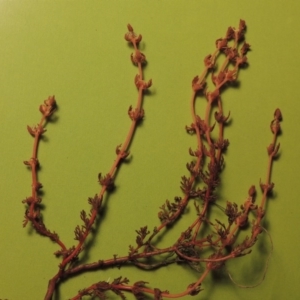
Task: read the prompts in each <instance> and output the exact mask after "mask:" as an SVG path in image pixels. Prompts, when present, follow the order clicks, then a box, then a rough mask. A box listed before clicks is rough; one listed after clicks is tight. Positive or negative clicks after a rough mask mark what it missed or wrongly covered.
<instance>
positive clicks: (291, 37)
mask: <svg viewBox="0 0 300 300" xmlns="http://www.w3.org/2000/svg"><path fill="white" fill-rule="evenodd" d="M299 10H300V2H299V1H296V0H294V1H292V0H289V1H288V0H272V1H261V0H252V1H241V0H231V1H224V0H207V1H204V0H197V1H196V0H182V1H180V0H169V1H167V0H164V1H158V0H151V1H150V0H149V1H146V0H129V1H125V0H124V1H121V0H119V1H112V0H110V1H108V0H105V1H101V0H99V1H83V0H82V1H75V0H74V1H63V0H61V1H55V0H54V1H42V0H40V1H36V0H22V1H5V0H1V1H0V120H1V121H0V124H1V126H0V138H1V148H0V153H1V156H0V180H1V182H0V186H1V198H0V253H1V255H0V268H1V269H0V270H1V271H0V299H9V300H19V299H33V300H35V299H43V297H44V294H45V290H46V286H47V282H48V280H49V279H50V278H51V277H52V276H53V275H54V274H55V273H56V271H57V265H58V263H59V261H58V260H57V259H56V258H55V257H54V255H53V254H52V253H53V252H55V251H56V250H57V246H56V245H54V244H53V243H51V242H50V241H49V240H48V239H46V238H42V237H40V236H38V235H37V234H35V233H34V232H32V231H31V230H30V228H29V227H28V228H25V229H24V228H22V220H23V215H24V207H23V205H22V203H21V200H23V199H24V198H25V197H26V196H29V195H30V184H31V183H30V173H29V171H28V170H26V168H25V166H24V165H22V161H23V160H27V159H29V158H30V154H31V149H32V141H33V140H32V138H31V137H30V136H29V135H28V133H27V131H26V125H35V124H36V123H37V122H38V121H39V118H40V113H39V111H38V107H39V105H40V104H41V103H42V101H43V100H44V99H46V98H47V97H48V96H49V95H53V94H54V95H55V96H56V99H57V101H58V105H59V110H58V111H57V120H56V121H55V122H54V123H50V124H48V126H47V129H48V130H47V133H46V139H45V140H44V141H43V142H42V143H41V147H40V152H39V158H40V162H41V165H42V169H41V172H40V181H41V182H42V183H43V185H44V196H43V203H44V204H45V210H44V211H43V214H44V217H45V223H46V225H47V226H48V227H49V228H50V229H52V230H55V231H56V232H58V233H59V235H60V237H61V239H62V240H63V241H65V242H66V243H67V244H68V245H72V244H73V243H74V240H73V237H74V235H73V230H74V228H75V226H76V225H78V224H80V219H79V212H80V211H81V210H82V209H86V210H88V209H89V208H88V205H87V201H86V199H87V197H90V196H93V195H94V194H95V193H97V192H98V190H99V186H98V183H97V174H98V173H99V172H102V173H106V172H108V170H109V168H110V166H111V164H112V162H113V160H114V157H115V154H114V149H115V147H116V146H117V145H118V144H120V143H122V142H123V140H124V138H125V135H126V132H127V130H128V128H129V125H130V122H129V119H128V117H127V109H128V107H129V105H133V104H134V103H135V101H136V89H135V87H134V85H133V78H134V76H135V74H136V69H135V67H134V66H132V64H131V62H130V59H129V56H130V53H131V52H132V50H131V49H130V48H129V47H128V46H127V44H126V42H125V41H124V39H123V36H124V34H125V32H126V31H127V28H126V25H127V23H131V24H132V26H133V27H134V28H135V30H136V32H138V33H142V35H143V43H142V50H143V52H144V53H145V55H146V57H147V60H148V65H147V68H146V70H145V76H146V79H150V78H152V79H153V87H152V88H151V93H150V95H148V96H147V97H146V98H145V104H144V108H145V112H146V117H145V120H144V122H143V125H142V126H140V127H139V128H138V131H137V134H136V135H135V139H134V142H133V144H132V147H131V149H130V150H131V153H132V159H131V161H130V163H129V164H124V165H123V166H122V168H121V170H120V172H119V173H118V177H117V181H116V185H117V189H116V192H115V193H114V194H113V195H112V196H111V197H109V202H108V205H107V207H106V210H105V215H104V217H103V220H102V222H101V224H100V228H99V229H98V230H97V235H95V247H93V248H91V251H90V252H89V254H88V255H87V256H86V257H85V259H86V261H88V262H92V261H95V260H98V259H100V258H110V257H112V255H113V254H119V255H124V254H126V253H127V251H128V245H129V244H134V240H135V235H136V234H135V230H136V229H138V228H139V227H141V226H144V225H146V224H147V225H149V228H153V227H154V226H155V225H157V224H158V219H157V212H158V208H159V206H161V205H162V204H163V202H164V201H165V199H167V198H168V199H172V198H173V197H174V196H176V195H180V189H179V182H180V177H181V176H182V175H186V174H187V171H186V168H185V164H186V162H187V161H188V160H189V159H190V157H189V155H188V151H187V150H188V148H189V147H192V148H194V147H195V145H196V141H195V139H194V138H193V137H190V136H188V135H187V134H186V133H185V130H184V127H185V125H189V124H190V123H191V117H190V111H189V98H190V94H191V88H190V86H191V80H192V78H193V77H194V76H195V75H197V74H200V73H201V71H202V68H203V62H202V60H203V58H204V56H206V55H207V54H208V53H211V52H212V51H213V50H214V42H215V40H216V39H217V38H219V37H222V36H224V34H225V32H226V29H227V27H228V26H238V22H239V19H240V18H242V19H245V20H246V22H247V25H248V31H247V41H248V42H249V43H250V44H251V46H252V49H253V50H252V51H251V52H250V53H249V55H248V58H249V63H250V65H249V67H248V68H247V69H246V70H242V71H241V72H240V76H239V80H240V82H241V84H240V86H239V88H237V89H229V90H227V91H226V92H225V93H224V98H223V99H224V103H225V104H224V108H225V111H229V110H230V111H231V116H232V123H231V126H230V127H228V128H226V133H225V135H226V137H227V138H229V139H230V148H229V151H228V153H227V154H226V157H225V159H226V169H225V171H224V174H223V181H222V192H223V194H222V195H223V196H222V199H221V201H223V203H225V201H226V200H230V201H235V202H238V203H242V201H243V200H244V199H245V197H246V196H247V190H248V188H249V187H250V185H252V184H256V186H258V182H259V179H260V178H265V173H266V164H267V156H266V150H265V149H266V146H267V145H268V144H269V143H270V138H271V135H270V132H269V127H268V126H269V122H270V120H271V118H272V115H273V111H274V109H275V108H277V107H280V108H281V110H282V113H283V117H284V122H283V123H282V128H283V134H282V136H280V143H281V146H282V147H281V151H280V159H279V160H278V161H276V162H275V166H274V172H273V177H272V180H273V181H274V182H275V193H274V197H273V198H272V199H271V200H270V202H269V204H268V211H267V215H266V220H265V226H266V228H267V229H268V231H269V232H270V234H271V236H272V240H273V244H274V251H273V255H272V257H271V259H270V261H269V268H268V272H267V274H266V278H265V280H264V282H263V283H262V284H261V285H259V286H258V287H256V288H253V289H241V288H239V287H237V286H235V285H234V284H232V283H231V282H230V280H228V279H227V278H226V276H225V275H224V277H221V276H219V275H218V276H214V277H212V278H210V279H208V280H207V281H206V282H205V284H204V285H203V288H204V291H203V292H201V293H200V294H199V295H198V296H196V297H195V298H194V299H205V300H207V299H214V300H215V299H216V300H218V299H233V300H234V299H272V300H273V299H275V300H277V299H298V295H299V281H300V275H299V269H300V260H299V253H300V252H299V250H300V242H299V211H300V206H299V199H298V198H299V196H298V191H297V188H298V187H299V175H298V174H299V167H300V163H299V158H298V155H299V150H300V142H299V138H298V134H299V113H300V111H299V108H300V105H299V101H300V99H299V98H300V97H299V78H300V77H299V66H300V64H299V63H300V55H299V46H300V44H299V32H300V31H299V29H300V13H299ZM199 101H200V102H199V103H200V104H199V114H201V107H202V106H201V101H204V100H203V99H200V100H199ZM202 116H203V114H202ZM220 203H221V204H222V202H220ZM189 215H190V216H191V218H192V219H194V217H195V216H194V212H193V211H192V210H190V212H189V214H187V217H188V216H189ZM185 219H186V218H185ZM185 219H184V220H183V222H182V227H180V226H179V227H178V228H176V230H174V231H172V232H171V234H170V236H168V237H167V238H166V240H165V241H163V242H162V245H167V243H168V241H173V240H174V238H175V237H176V236H177V235H178V234H179V233H180V232H181V231H182V230H184V228H185V226H184V225H185V223H184V222H185ZM186 224H187V223H186ZM175 231H176V232H175ZM269 248H270V242H269V240H268V239H267V238H266V237H262V242H261V243H259V244H258V245H257V246H256V247H254V253H253V255H250V256H249V257H247V258H246V257H245V258H241V259H239V260H235V261H233V262H232V263H230V264H229V266H228V268H229V269H230V271H231V272H232V273H233V274H234V276H235V279H236V280H237V281H238V282H239V283H241V284H250V285H251V284H255V283H256V282H258V281H259V280H260V277H261V276H263V269H264V265H265V264H264V262H265V259H266V257H267V252H268V251H269ZM121 275H122V276H127V277H128V278H129V279H130V280H131V282H132V283H133V282H135V281H137V280H144V281H149V282H150V284H151V286H153V287H155V286H159V287H160V288H161V289H163V290H164V289H168V290H170V291H172V292H179V291H181V290H183V289H185V287H186V286H187V285H188V284H189V283H191V282H194V281H195V280H196V278H197V276H198V274H195V273H193V272H191V270H190V269H189V268H188V267H182V266H177V267H176V266H174V267H172V266H170V267H167V268H165V269H163V270H159V271H156V272H154V273H152V272H145V271H139V270H134V269H132V268H122V269H121V270H118V269H113V270H105V271H99V272H92V273H87V274H83V275H81V276H80V277H77V278H73V279H71V280H70V281H69V282H67V283H65V284H63V285H62V286H61V287H60V289H59V293H58V295H57V296H56V299H57V300H58V299H68V298H70V297H72V296H74V295H75V294H76V292H77V291H78V290H79V289H81V288H84V287H86V286H88V285H90V284H91V283H93V282H96V281H101V280H108V279H109V278H110V280H112V278H115V277H118V276H121Z"/></svg>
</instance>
